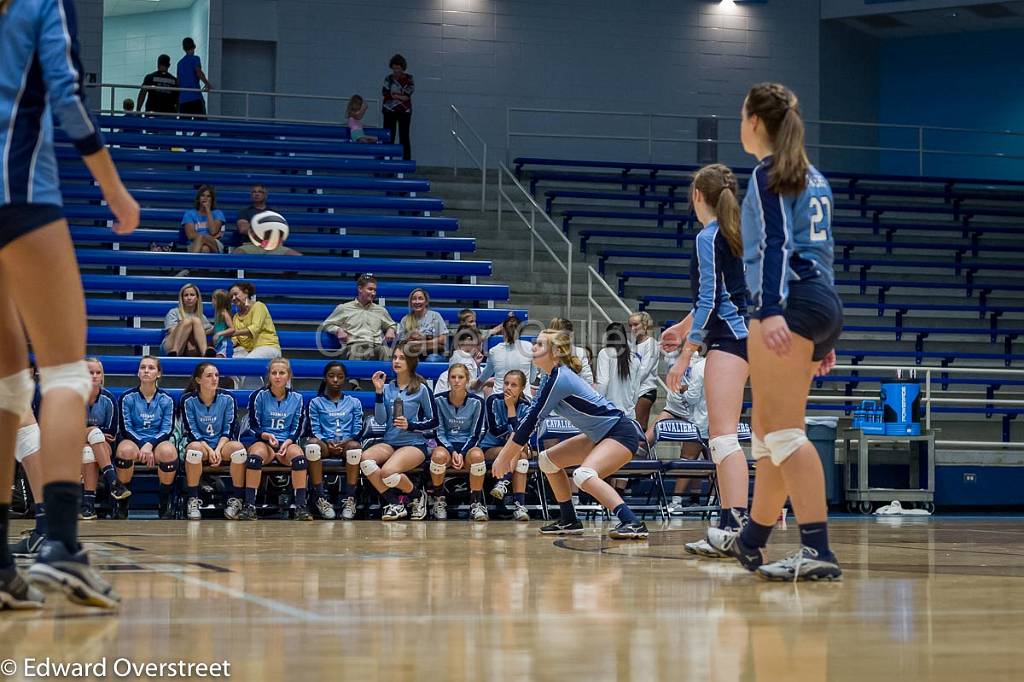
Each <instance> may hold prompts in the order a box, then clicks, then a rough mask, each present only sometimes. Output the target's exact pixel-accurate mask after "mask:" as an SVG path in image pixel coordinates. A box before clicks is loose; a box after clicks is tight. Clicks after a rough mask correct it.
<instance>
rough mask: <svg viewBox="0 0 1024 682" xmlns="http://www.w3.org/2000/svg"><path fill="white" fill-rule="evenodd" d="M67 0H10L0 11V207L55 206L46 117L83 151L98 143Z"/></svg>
mask: <svg viewBox="0 0 1024 682" xmlns="http://www.w3.org/2000/svg"><path fill="white" fill-rule="evenodd" d="M77 23H78V22H77V20H76V16H75V6H74V4H73V3H72V2H71V0H17V1H16V2H14V3H11V4H10V6H8V8H7V11H6V12H4V13H3V14H0V205H5V204H24V203H37V204H56V205H60V204H61V194H60V180H59V178H58V174H57V159H56V157H55V156H54V153H53V116H54V115H56V117H57V120H58V121H59V122H60V125H61V128H63V129H64V132H66V133H67V134H68V137H70V138H71V140H72V142H74V144H75V147H76V148H77V149H78V151H79V153H81V154H82V155H83V156H87V155H89V154H93V153H95V152H97V151H99V150H100V148H101V147H102V146H103V137H102V135H101V134H100V132H99V128H98V127H97V125H96V123H95V122H94V121H93V119H92V117H91V116H90V115H89V110H88V107H87V106H86V103H85V94H84V92H83V89H82V63H81V61H80V60H79V58H78V38H77V33H78V27H77Z"/></svg>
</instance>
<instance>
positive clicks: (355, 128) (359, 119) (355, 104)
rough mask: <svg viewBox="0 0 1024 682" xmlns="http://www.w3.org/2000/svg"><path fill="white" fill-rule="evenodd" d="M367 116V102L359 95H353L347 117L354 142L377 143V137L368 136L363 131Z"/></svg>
mask: <svg viewBox="0 0 1024 682" xmlns="http://www.w3.org/2000/svg"><path fill="white" fill-rule="evenodd" d="M365 115H366V102H365V101H364V100H363V98H362V97H361V96H359V95H352V99H350V100H349V101H348V108H347V109H346V110H345V116H346V117H348V131H349V136H350V138H351V140H352V141H353V142H359V143H362V144H373V143H374V142H376V141H377V138H376V136H374V135H367V134H366V132H365V131H364V130H363V116H365Z"/></svg>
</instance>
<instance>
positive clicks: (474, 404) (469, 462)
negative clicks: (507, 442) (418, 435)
mask: <svg viewBox="0 0 1024 682" xmlns="http://www.w3.org/2000/svg"><path fill="white" fill-rule="evenodd" d="M469 380H470V379H469V369H467V368H466V366H465V365H463V364H462V363H458V362H457V363H455V364H453V365H452V366H451V367H449V368H448V386H449V390H447V391H445V392H444V393H440V394H438V395H436V396H434V406H435V407H436V408H437V431H436V434H437V447H435V448H434V451H433V452H432V453H431V455H430V483H431V486H432V488H433V490H432V495H433V497H434V508H433V512H434V518H436V519H438V520H439V521H443V520H444V519H447V518H448V507H447V503H446V500H445V496H444V475H445V471H446V470H447V468H448V465H449V464H450V465H451V467H452V468H453V469H457V470H460V471H461V470H462V469H463V467H466V468H467V469H468V470H469V490H470V505H469V518H470V519H471V520H473V521H479V522H483V521H487V520H488V519H489V517H488V515H487V504H486V503H485V502H484V476H485V475H486V474H487V464H486V463H485V462H484V451H483V450H481V449H480V436H481V435H482V432H483V426H484V401H483V398H481V397H479V396H476V395H473V394H472V393H470V392H469V391H468V390H467V387H468V385H469Z"/></svg>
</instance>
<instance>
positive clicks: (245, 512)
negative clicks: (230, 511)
mask: <svg viewBox="0 0 1024 682" xmlns="http://www.w3.org/2000/svg"><path fill="white" fill-rule="evenodd" d="M257 518H258V517H257V516H256V505H254V504H246V505H243V506H242V513H240V514H239V515H238V520H239V521H255V520H256V519H257Z"/></svg>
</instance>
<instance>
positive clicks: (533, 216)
mask: <svg viewBox="0 0 1024 682" xmlns="http://www.w3.org/2000/svg"><path fill="white" fill-rule="evenodd" d="M535 234H537V209H535V208H534V207H533V204H530V272H535V270H534V269H533V235H535Z"/></svg>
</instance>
